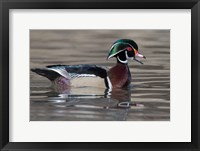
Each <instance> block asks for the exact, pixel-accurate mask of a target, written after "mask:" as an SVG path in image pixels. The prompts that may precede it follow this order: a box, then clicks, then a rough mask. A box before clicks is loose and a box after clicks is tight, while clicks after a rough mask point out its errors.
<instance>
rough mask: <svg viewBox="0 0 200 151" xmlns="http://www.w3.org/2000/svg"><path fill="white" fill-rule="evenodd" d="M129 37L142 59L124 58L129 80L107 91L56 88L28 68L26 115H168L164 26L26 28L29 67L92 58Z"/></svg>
mask: <svg viewBox="0 0 200 151" xmlns="http://www.w3.org/2000/svg"><path fill="white" fill-rule="evenodd" d="M121 38H127V39H133V40H134V41H135V42H136V43H137V44H138V46H139V51H140V53H142V54H144V55H145V56H146V57H147V59H146V60H142V61H143V63H144V64H143V65H141V64H139V63H137V62H134V61H129V67H130V71H131V75H132V83H131V87H130V88H129V89H117V90H114V91H112V92H111V94H109V95H108V93H107V92H106V90H105V89H99V88H93V87H92V88H91V87H84V86H83V87H80V88H74V89H72V90H71V92H70V93H61V92H57V91H55V89H54V88H53V87H52V85H51V82H50V81H49V80H48V79H46V78H44V77H42V76H39V75H37V74H35V73H32V72H30V120H31V121H168V120H170V31H169V30H31V31H30V68H43V67H45V66H47V65H53V64H64V65H77V64H96V65H101V66H106V67H108V68H109V67H112V66H113V65H114V64H115V63H116V60H115V58H112V59H109V60H106V58H107V54H108V51H109V48H110V47H111V45H112V43H113V42H114V41H116V40H117V39H121Z"/></svg>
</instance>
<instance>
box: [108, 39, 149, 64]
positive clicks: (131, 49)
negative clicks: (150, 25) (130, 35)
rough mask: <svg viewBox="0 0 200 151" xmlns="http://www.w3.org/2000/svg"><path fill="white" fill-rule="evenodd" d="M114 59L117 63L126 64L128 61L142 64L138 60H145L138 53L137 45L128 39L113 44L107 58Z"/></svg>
mask: <svg viewBox="0 0 200 151" xmlns="http://www.w3.org/2000/svg"><path fill="white" fill-rule="evenodd" d="M112 57H116V58H117V61H118V62H119V63H123V64H127V63H128V60H130V59H131V60H135V61H137V62H139V63H141V64H143V63H142V62H141V61H140V60H138V59H137V58H136V57H139V58H146V57H145V56H143V55H142V54H140V53H139V52H138V45H137V44H136V43H135V42H134V41H133V40H130V39H119V40H117V41H115V42H114V43H113V45H112V46H111V48H110V51H109V53H108V58H107V59H110V58H112Z"/></svg>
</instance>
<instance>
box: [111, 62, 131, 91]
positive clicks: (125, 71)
mask: <svg viewBox="0 0 200 151" xmlns="http://www.w3.org/2000/svg"><path fill="white" fill-rule="evenodd" d="M108 76H109V78H110V81H111V83H112V87H113V88H122V87H126V86H128V85H129V84H130V82H131V74H130V71H129V67H128V65H127V64H121V63H117V64H116V65H115V66H114V67H112V68H111V69H110V70H109V71H108Z"/></svg>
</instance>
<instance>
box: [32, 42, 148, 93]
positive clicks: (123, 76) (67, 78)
mask: <svg viewBox="0 0 200 151" xmlns="http://www.w3.org/2000/svg"><path fill="white" fill-rule="evenodd" d="M112 57H115V58H116V59H117V63H116V65H115V66H113V67H112V68H110V69H107V68H105V67H102V66H98V65H87V64H81V65H51V66H47V67H46V68H44V69H39V68H35V69H31V71H33V72H35V73H37V74H39V75H41V76H44V77H46V78H48V79H49V80H50V81H52V82H53V84H54V85H55V86H56V88H57V89H61V90H64V89H69V88H70V87H85V86H92V87H97V88H107V89H109V90H111V91H112V89H115V88H124V87H128V86H129V84H130V83H131V73H130V70H129V67H128V60H130V59H131V60H135V61H137V62H139V63H141V64H143V63H142V62H141V61H140V60H137V59H136V57H140V58H146V57H145V56H143V55H142V54H140V53H139V52H138V46H137V44H136V43H135V42H134V41H133V40H130V39H119V40H117V41H115V42H114V43H113V45H112V46H111V48H110V50H109V53H108V57H107V60H108V59H110V58H112Z"/></svg>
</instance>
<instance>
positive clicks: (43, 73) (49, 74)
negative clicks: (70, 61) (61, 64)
mask: <svg viewBox="0 0 200 151" xmlns="http://www.w3.org/2000/svg"><path fill="white" fill-rule="evenodd" d="M31 71H32V72H35V73H37V74H39V75H41V76H44V77H46V78H48V79H49V80H50V81H54V80H55V79H56V78H58V77H60V74H58V73H57V72H55V71H52V70H49V69H40V68H35V69H31Z"/></svg>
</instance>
